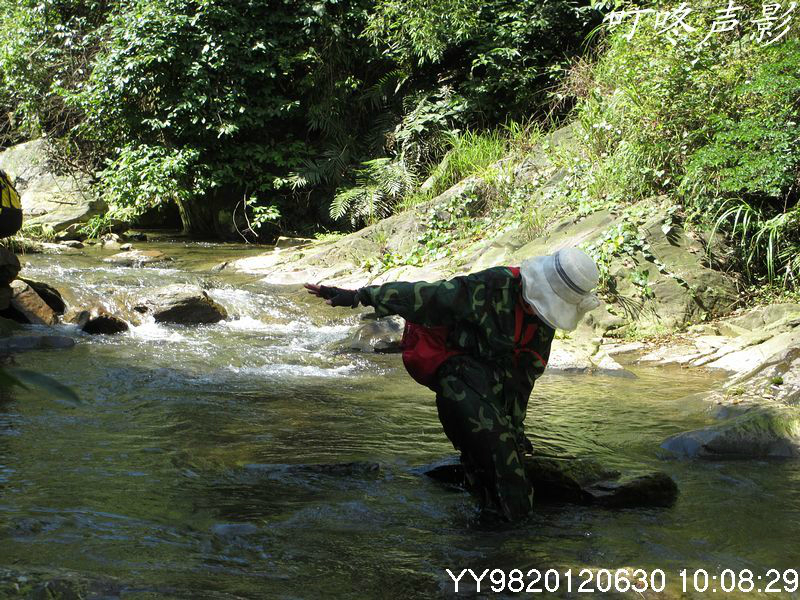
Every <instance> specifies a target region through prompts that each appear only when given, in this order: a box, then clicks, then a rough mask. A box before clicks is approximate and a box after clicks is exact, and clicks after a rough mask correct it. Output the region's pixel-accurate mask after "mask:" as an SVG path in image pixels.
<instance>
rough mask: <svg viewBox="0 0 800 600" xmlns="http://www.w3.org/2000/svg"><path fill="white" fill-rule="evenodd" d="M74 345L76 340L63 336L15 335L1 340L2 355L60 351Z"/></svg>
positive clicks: (0, 351) (0, 350)
mask: <svg viewBox="0 0 800 600" xmlns="http://www.w3.org/2000/svg"><path fill="white" fill-rule="evenodd" d="M74 345H75V340H73V339H72V338H70V337H66V336H63V335H15V336H12V337H7V338H0V354H13V353H15V352H28V351H30V350H60V349H64V348H72V347H73V346H74Z"/></svg>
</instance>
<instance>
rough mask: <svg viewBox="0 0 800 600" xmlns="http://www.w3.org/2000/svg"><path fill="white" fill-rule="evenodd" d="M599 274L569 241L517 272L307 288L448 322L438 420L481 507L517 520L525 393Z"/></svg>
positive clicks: (523, 505)
mask: <svg viewBox="0 0 800 600" xmlns="http://www.w3.org/2000/svg"><path fill="white" fill-rule="evenodd" d="M565 265H566V266H565ZM568 270H569V271H570V273H569V274H568V273H567V271H568ZM551 277H554V278H555V279H554V280H553V281H550V278H551ZM564 277H565V278H566V282H567V283H565V282H564V279H563V278H564ZM597 279H598V275H597V268H596V266H595V264H594V262H593V261H592V260H591V259H590V258H589V257H588V256H586V254H584V253H583V252H582V251H580V250H578V249H574V248H571V249H567V250H562V251H560V252H558V253H556V254H555V255H552V256H548V257H535V258H534V259H529V260H528V261H526V262H525V263H523V265H522V267H521V269H519V270H514V269H512V268H509V267H493V268H490V269H486V270H483V271H479V272H477V273H472V274H470V275H465V276H461V277H455V278H453V279H450V280H446V281H436V282H433V283H427V282H391V283H385V284H383V285H373V286H367V287H363V288H360V289H358V290H345V289H341V288H336V287H331V286H320V285H313V284H306V286H305V287H306V288H307V289H308V291H309V292H310V293H311V294H314V295H316V296H319V297H321V298H323V299H325V300H326V301H327V302H328V304H330V305H332V306H350V307H353V308H355V307H356V306H358V305H359V304H363V305H365V306H372V307H374V309H375V313H376V314H377V316H379V317H384V316H388V315H400V316H401V317H403V318H404V319H406V320H407V321H409V322H412V323H416V324H419V325H424V326H428V327H442V326H443V327H446V328H447V348H448V349H452V350H456V351H458V353H457V354H455V355H453V356H450V357H449V358H447V359H446V360H445V361H444V362H443V363H442V364H441V366H440V367H438V370H437V371H436V375H435V381H434V383H433V384H432V385H431V387H432V389H433V390H434V391H435V392H436V407H437V410H438V413H439V420H440V421H441V423H442V427H443V428H444V432H445V434H446V435H447V437H448V438H449V439H450V441H451V442H452V444H453V446H454V447H455V448H456V449H458V450H460V451H461V461H462V464H463V465H464V470H465V474H466V477H467V484H468V488H469V489H470V490H471V491H472V492H473V493H475V494H476V495H477V496H478V497H479V499H480V500H481V503H482V504H483V506H485V507H487V508H488V507H493V508H496V509H499V510H500V511H501V513H502V514H503V516H504V517H505V518H506V519H508V520H511V521H514V520H518V519H521V518H524V517H526V516H527V515H529V514H530V512H531V509H532V507H533V487H532V485H531V484H530V482H529V481H528V479H527V477H526V474H525V470H524V468H523V462H522V461H523V456H524V454H525V453H526V452H527V451H530V450H531V447H530V442H529V441H528V440H527V438H526V437H525V432H524V421H525V414H526V411H527V406H528V398H529V397H530V394H531V391H532V389H533V386H534V382H535V381H536V379H538V378H539V377H540V376H541V375H542V373H543V372H544V370H545V367H546V365H547V360H548V358H549V355H550V344H551V343H552V341H553V337H554V335H555V329H556V327H562V328H569V329H574V328H575V326H577V322H578V320H579V318H580V317H582V316H583V314H584V313H585V312H586V311H587V310H591V308H593V307H594V306H596V304H597V299H596V297H594V296H593V295H592V294H591V289H592V288H594V287H595V285H596V284H597ZM576 290H577V291H576ZM557 292H564V295H565V296H567V298H566V299H565V298H562V297H561V296H560V295H559V294H558V293H557ZM570 293H571V295H570ZM565 305H568V306H565ZM520 308H521V310H520ZM520 316H521V318H522V323H518V320H519V318H520Z"/></svg>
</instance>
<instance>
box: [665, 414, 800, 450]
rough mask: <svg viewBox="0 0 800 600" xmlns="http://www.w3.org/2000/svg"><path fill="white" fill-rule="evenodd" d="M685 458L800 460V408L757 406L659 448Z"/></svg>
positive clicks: (673, 437)
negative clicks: (799, 458)
mask: <svg viewBox="0 0 800 600" xmlns="http://www.w3.org/2000/svg"><path fill="white" fill-rule="evenodd" d="M661 447H662V448H664V449H665V450H669V451H670V452H673V453H674V454H676V455H678V456H681V457H685V458H706V459H713V460H720V459H737V458H738V459H743V458H798V457H800V408H797V407H794V406H759V407H754V408H752V409H750V410H748V411H746V412H745V413H744V414H741V415H739V416H735V417H733V418H730V419H726V420H725V421H724V422H722V423H720V424H719V425H712V426H710V427H705V428H703V429H697V430H695V431H687V432H685V433H679V434H677V435H674V436H672V437H670V438H668V439H667V440H665V441H664V443H663V444H662V445H661Z"/></svg>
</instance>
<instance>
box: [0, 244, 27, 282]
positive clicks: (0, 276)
mask: <svg viewBox="0 0 800 600" xmlns="http://www.w3.org/2000/svg"><path fill="white" fill-rule="evenodd" d="M21 268H22V267H21V266H20V264H19V259H18V258H17V256H16V255H15V254H14V253H13V252H11V251H10V250H6V249H5V248H0V286H4V285H8V284H9V283H11V282H12V281H14V280H15V279H16V278H17V275H18V274H19V271H20V269H21Z"/></svg>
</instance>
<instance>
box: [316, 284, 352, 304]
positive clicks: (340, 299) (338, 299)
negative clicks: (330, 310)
mask: <svg viewBox="0 0 800 600" xmlns="http://www.w3.org/2000/svg"><path fill="white" fill-rule="evenodd" d="M303 287H305V288H306V289H307V290H308V293H309V294H311V295H312V296H316V297H317V298H322V299H323V300H325V303H326V304H327V305H329V306H349V307H350V308H355V307H356V306H358V292H357V291H355V290H346V289H343V288H338V287H333V286H329V285H316V284H313V283H306V284H305V285H304V286H303Z"/></svg>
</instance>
